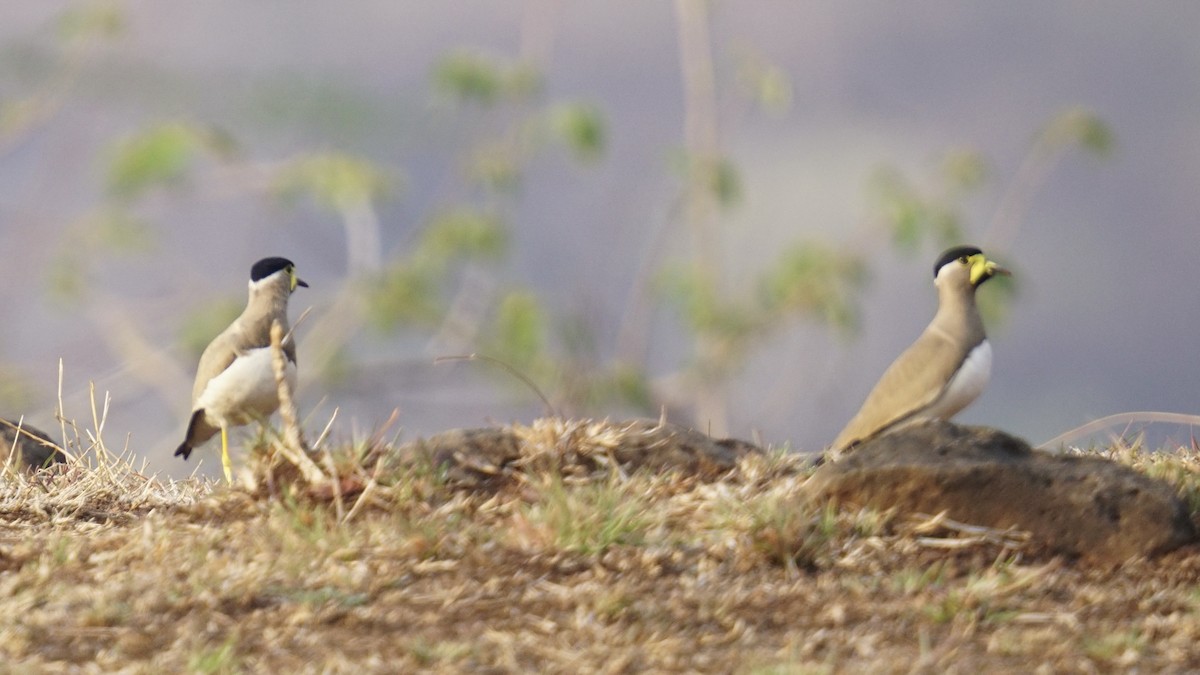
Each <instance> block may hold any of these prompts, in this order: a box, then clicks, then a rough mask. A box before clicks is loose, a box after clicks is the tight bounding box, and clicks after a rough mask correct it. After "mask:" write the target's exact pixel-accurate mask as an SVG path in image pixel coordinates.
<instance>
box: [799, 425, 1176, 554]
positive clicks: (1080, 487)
mask: <svg viewBox="0 0 1200 675" xmlns="http://www.w3.org/2000/svg"><path fill="white" fill-rule="evenodd" d="M806 489H807V490H809V491H810V495H811V496H812V497H814V498H817V499H833V500H836V501H837V502H841V503H850V504H857V505H862V506H871V507H874V508H879V509H887V508H893V507H896V508H899V509H900V510H902V511H921V512H925V513H940V512H942V511H948V512H949V513H948V515H949V516H950V517H951V518H954V519H956V520H960V521H965V522H968V523H974V524H978V525H984V526H987V527H993V528H1009V527H1015V528H1018V529H1021V530H1026V531H1028V532H1029V533H1030V534H1031V535H1032V538H1033V543H1035V544H1036V545H1038V547H1040V548H1041V547H1044V548H1045V549H1047V550H1049V551H1051V552H1054V553H1061V554H1066V555H1068V556H1072V557H1078V558H1080V559H1083V560H1086V561H1088V562H1094V563H1101V564H1119V563H1122V562H1124V561H1126V560H1128V559H1129V558H1133V557H1137V556H1149V555H1155V554H1159V553H1163V552H1166V551H1170V550H1172V549H1175V548H1177V547H1179V546H1181V545H1183V544H1186V543H1188V542H1191V541H1195V539H1196V531H1195V528H1194V526H1193V524H1192V522H1191V520H1190V519H1189V517H1188V511H1187V509H1186V507H1185V505H1184V504H1183V503H1182V502H1181V501H1180V499H1179V498H1178V497H1177V496H1176V495H1175V492H1174V490H1172V489H1171V487H1170V486H1168V485H1166V484H1165V483H1162V482H1160V481H1157V480H1154V479H1152V478H1149V477H1148V476H1145V475H1143V474H1141V473H1138V472H1137V471H1134V470H1133V469H1130V468H1129V467H1126V466H1123V465H1120V464H1117V463H1115V462H1111V461H1108V460H1105V459H1101V458H1098V457H1080V456H1054V455H1049V454H1046V453H1041V452H1036V451H1034V450H1032V449H1031V448H1030V447H1029V445H1028V444H1027V443H1025V442H1024V441H1022V440H1021V439H1019V438H1015V437H1013V436H1009V435H1008V434H1005V433H1002V432H1000V431H996V430H993V429H986V428H980V427H961V426H958V425H955V424H951V423H948V422H930V423H927V424H921V425H917V426H913V427H909V428H907V429H903V430H900V431H897V432H895V433H891V434H888V435H886V436H883V437H881V438H877V439H874V440H872V441H869V442H867V443H864V444H863V445H861V446H858V447H856V448H855V449H854V450H853V451H851V452H850V453H848V454H847V455H845V456H844V457H843V458H842V459H840V460H838V461H836V462H831V463H828V464H825V465H824V466H822V467H821V468H820V469H818V470H817V472H816V473H815V474H814V475H813V477H812V480H810V481H809V483H808V484H807V485H806Z"/></svg>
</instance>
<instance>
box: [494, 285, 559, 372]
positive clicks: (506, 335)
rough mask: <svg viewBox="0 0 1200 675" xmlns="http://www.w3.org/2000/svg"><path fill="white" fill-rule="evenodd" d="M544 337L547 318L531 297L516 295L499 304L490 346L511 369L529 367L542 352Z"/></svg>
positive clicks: (520, 293) (525, 294) (510, 295)
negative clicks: (505, 360)
mask: <svg viewBox="0 0 1200 675" xmlns="http://www.w3.org/2000/svg"><path fill="white" fill-rule="evenodd" d="M545 335H546V317H545V314H544V313H543V311H542V308H541V305H540V304H539V303H538V301H537V298H536V297H535V296H534V295H533V294H532V293H529V292H526V291H515V292H512V293H509V294H508V295H507V296H505V298H504V299H503V300H501V301H500V306H499V307H497V308H496V318H495V321H494V323H493V326H492V344H493V348H494V349H495V350H496V351H497V352H498V353H499V354H502V355H503V357H504V358H506V359H508V360H510V361H511V362H512V365H513V366H523V365H526V364H529V363H532V362H533V361H534V359H536V358H537V357H538V356H539V355H540V354H541V352H542V348H543V344H544V341H545Z"/></svg>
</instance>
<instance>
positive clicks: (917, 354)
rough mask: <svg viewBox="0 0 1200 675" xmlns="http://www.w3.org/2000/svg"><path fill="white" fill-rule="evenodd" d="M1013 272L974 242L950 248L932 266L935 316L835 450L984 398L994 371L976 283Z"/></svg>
mask: <svg viewBox="0 0 1200 675" xmlns="http://www.w3.org/2000/svg"><path fill="white" fill-rule="evenodd" d="M996 274H1004V275H1007V274H1009V272H1008V270H1006V269H1004V268H1002V267H998V266H997V265H996V263H994V262H992V261H990V260H988V259H987V258H986V257H985V256H984V255H983V251H980V250H979V249H977V248H975V247H973V246H958V247H955V248H951V249H949V250H947V251H946V252H944V253H942V255H941V256H940V257H939V258H938V259H937V263H936V264H934V266H933V284H934V286H936V287H937V292H938V309H937V313H936V314H935V315H934V317H933V321H931V322H930V323H929V326H927V327H926V328H925V332H923V333H921V336H920V337H918V338H917V341H916V342H914V343H913V344H912V346H910V347H909V348H908V349H906V350H904V353H902V354H901V355H900V357H899V358H897V359H896V360H895V361H893V362H892V365H891V366H889V367H888V369H887V370H886V371H884V373H883V377H881V378H880V379H879V382H878V383H877V384H876V385H875V388H874V389H872V390H871V393H870V394H869V395H868V396H867V400H866V402H864V403H863V406H862V408H861V409H860V410H859V411H858V414H856V415H855V416H854V418H853V419H851V420H850V423H849V424H847V425H846V428H845V429H842V433H840V434H838V436H837V440H835V441H834V442H833V446H832V450H833V452H834V453H837V452H839V451H842V450H845V449H847V448H850V447H853V446H854V445H856V444H858V443H861V442H863V441H866V440H868V439H870V438H874V437H876V436H879V435H880V434H884V433H887V432H889V431H892V430H894V429H897V428H900V427H902V426H905V425H908V424H912V423H914V422H918V421H921V420H930V419H938V420H947V419H950V418H951V417H953V416H954V415H955V414H957V413H958V412H959V411H960V410H962V409H963V408H965V407H967V406H968V405H970V403H971V402H972V401H974V400H975V399H976V398H978V397H979V394H980V393H982V392H983V388H984V386H985V385H986V384H987V381H988V378H989V377H991V371H992V347H991V345H989V344H988V339H987V334H986V333H984V330H983V319H982V318H981V317H980V316H979V308H978V307H976V305H975V289H976V288H978V287H979V285H980V284H982V283H983V282H985V281H987V280H988V279H990V278H992V277H993V276H994V275H996Z"/></svg>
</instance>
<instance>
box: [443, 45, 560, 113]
mask: <svg viewBox="0 0 1200 675" xmlns="http://www.w3.org/2000/svg"><path fill="white" fill-rule="evenodd" d="M433 81H434V85H435V88H436V89H437V91H438V92H439V93H441V94H443V95H444V96H445V97H446V98H448V99H449V100H451V101H453V102H456V103H475V104H478V105H481V106H485V107H486V106H491V105H493V104H496V103H498V102H501V101H520V100H524V99H528V98H531V97H532V96H534V95H536V94H537V93H538V92H540V91H541V89H542V77H541V74H540V73H539V72H538V71H537V70H536V69H534V68H533V67H532V66H530V65H526V64H521V63H505V62H503V61H502V60H501V59H499V58H493V57H488V56H485V55H483V54H479V53H476V52H469V51H457V52H454V53H452V54H448V55H447V56H444V57H442V58H441V59H440V60H439V61H438V63H437V64H436V65H435V66H434V69H433Z"/></svg>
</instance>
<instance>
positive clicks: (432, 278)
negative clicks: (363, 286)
mask: <svg viewBox="0 0 1200 675" xmlns="http://www.w3.org/2000/svg"><path fill="white" fill-rule="evenodd" d="M369 288H370V291H369V292H370V293H371V295H372V302H371V304H370V307H371V309H372V310H373V311H372V313H371V320H372V322H373V323H374V324H375V325H376V326H378V327H380V328H383V329H390V328H394V327H396V326H397V325H400V324H411V325H420V326H431V325H435V324H436V323H437V322H438V320H439V319H440V318H441V316H442V312H441V310H440V309H439V303H438V283H437V273H436V271H435V270H433V269H432V268H431V267H429V266H428V265H422V264H405V263H397V264H394V265H392V266H391V267H390V268H389V269H387V270H386V271H385V272H384V273H383V275H382V276H381V278H380V279H379V280H378V281H377V282H376V283H375V284H373V285H371V286H370V287H369Z"/></svg>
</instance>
